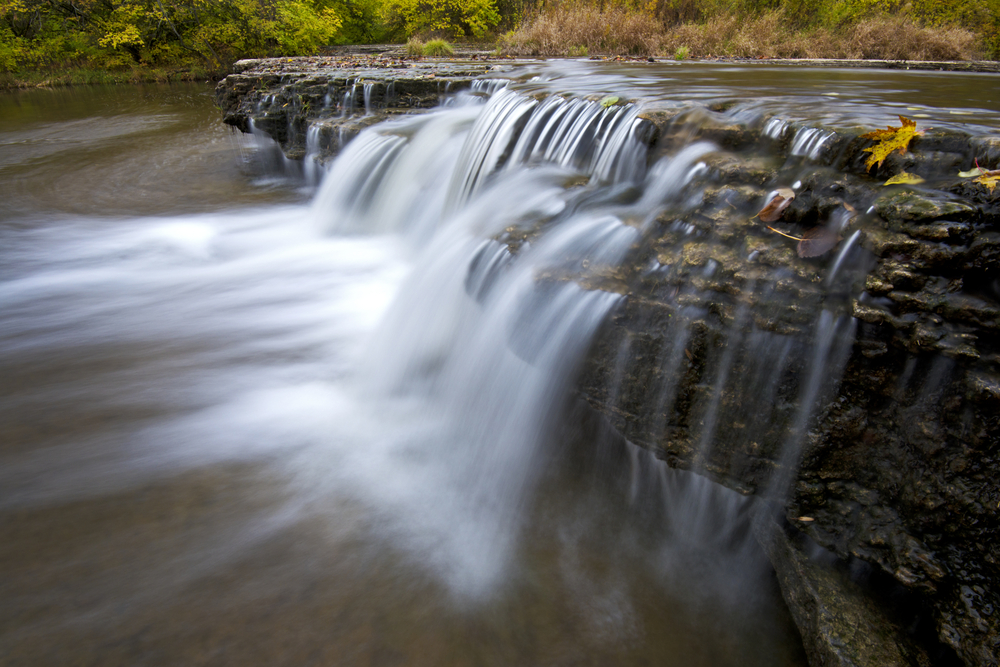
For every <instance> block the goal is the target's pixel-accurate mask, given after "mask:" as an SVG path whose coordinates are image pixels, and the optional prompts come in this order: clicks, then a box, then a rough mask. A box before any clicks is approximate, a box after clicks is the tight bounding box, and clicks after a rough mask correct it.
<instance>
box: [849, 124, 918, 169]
mask: <svg viewBox="0 0 1000 667" xmlns="http://www.w3.org/2000/svg"><path fill="white" fill-rule="evenodd" d="M899 122H900V123H902V125H901V126H900V127H893V126H891V125H890V126H889V127H888V129H885V130H875V131H874V132H868V133H867V134H862V135H861V138H862V139H872V140H874V141H875V142H876V143H875V145H874V146H869V147H868V148H865V149H864V152H865V153H871V155H869V156H868V159H867V160H866V161H865V168H866V169H871V168H872V167H873V166H874V165H876V164H877V165H878V166H880V167H881V166H882V163H883V162H885V159H886V158H887V157H889V155H890V154H891V153H893V152H895V151H899V152H900V154H905V153H906V147H907V146H909V145H910V141H911V140H912V139H913V137H915V136H917V135H918V134H923V131H920V130H917V122H916V121H914V120H910V119H909V118H906V117H905V116H900V117H899Z"/></svg>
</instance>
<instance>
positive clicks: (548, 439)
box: [0, 63, 989, 666]
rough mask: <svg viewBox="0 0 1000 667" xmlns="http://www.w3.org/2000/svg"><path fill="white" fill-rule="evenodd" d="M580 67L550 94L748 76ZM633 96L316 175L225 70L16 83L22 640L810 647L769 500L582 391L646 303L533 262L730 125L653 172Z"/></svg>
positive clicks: (5, 226) (9, 625) (578, 244)
mask: <svg viewBox="0 0 1000 667" xmlns="http://www.w3.org/2000/svg"><path fill="white" fill-rule="evenodd" d="M581 67H582V66H581V65H579V64H572V63H568V64H555V65H550V66H549V67H548V69H544V68H542V66H540V65H539V66H538V71H535V72H532V73H531V74H532V76H534V79H532V81H531V82H530V83H528V84H526V86H525V87H526V88H528V89H529V90H530V89H532V88H533V87H544V86H553V85H555V84H554V83H553V82H554V81H562V83H560V84H559V85H560V86H563V87H564V88H565V89H569V88H571V87H572V86H577V85H578V86H580V90H581V91H582V92H589V91H590V90H591V88H593V89H594V90H596V89H597V88H601V87H602V86H603V87H604V90H607V89H608V82H609V81H615V82H617V84H618V85H619V86H627V87H632V89H634V90H640V89H642V90H647V91H648V90H652V89H653V87H654V86H656V85H659V86H660V90H661V91H662V92H661V93H658V95H659V96H660V97H662V98H664V99H666V98H671V99H672V98H673V97H676V98H677V99H678V100H681V99H682V97H683V99H703V98H706V97H713V98H714V97H724V96H726V95H728V96H729V97H734V96H735V97H740V96H746V95H747V94H748V93H747V92H746V91H745V90H744V91H742V92H741V91H736V92H734V91H733V89H732V88H727V86H729V85H730V83H727V82H730V81H731V79H733V77H735V78H740V77H736V75H734V74H733V70H725V69H722V70H709V69H698V68H693V69H692V68H689V69H671V68H661V69H659V70H648V69H647V70H641V75H640V74H639V72H640V70H639V69H637V68H628V67H626V68H617V69H616V68H614V67H612V66H609V67H604V68H603V69H599V70H592V69H591V70H587V71H584V70H582V69H580V68H581ZM587 67H590V68H592V67H593V66H590V65H588V66H587ZM764 71H770V70H764ZM795 71H800V72H806V73H807V75H808V76H809V77H819V81H820V82H818V83H815V85H816V86H821V85H822V86H824V87H825V91H824V92H837V91H836V90H831V89H830V85H829V82H826V83H822V77H823V76H824V75H823V74H822V73H820V74H816V73H815V72H810V71H806V70H795ZM588 72H589V74H588ZM681 73H683V74H684V75H685V76H688V77H689V78H691V81H689V82H688V84H687V90H686V91H684V96H682V95H681V93H680V91H678V90H677V89H675V88H674V87H672V86H673V85H674V84H673V83H672V81H673V79H672V77H675V76H678V75H679V74H681ZM803 76H806V74H803ZM826 76H829V75H826ZM838 76H839V75H838ZM949 76H950V75H949ZM959 76H961V75H959ZM704 78H709V79H712V78H719V79H720V80H719V81H716V82H714V83H711V82H709V83H705V82H704V81H703V82H702V83H700V84H698V83H697V81H698V80H701V79H704ZM966 79H967V81H968V82H969V85H968V86H967V87H966V89H967V90H969V91H979V92H980V93H981V90H982V87H978V88H977V86H976V85H975V77H968V76H967V77H966ZM658 80H659V81H660V83H659V84H657V83H656V82H657V81H658ZM944 80H949V81H950V79H944ZM914 81H916V83H914ZM921 81H924V79H906V78H905V77H903V83H902V84H900V87H901V88H903V89H905V87H906V85H918V84H920V82H921ZM567 82H568V83H567ZM789 83H790V85H791V88H792V89H791V90H786V91H785V93H786V94H787V95H788V97H787V99H786V100H785V101H784V102H783V104H784V106H783V107H782V108H783V109H784V110H785V112H786V114H787V115H788V117H789V120H794V118H795V116H796V114H804V113H805V110H806V109H807V108H809V107H810V106H812V105H813V102H812V97H811V94H810V95H806V94H804V93H802V92H801V91H800V90H797V89H796V86H798V85H804V84H801V83H795V81H792V80H789ZM743 85H748V84H746V83H745V81H744V83H743ZM767 85H771V84H770V83H768V84H767ZM810 85H812V84H810ZM845 85H847V86H848V87H849V88H851V89H852V90H854V89H856V88H857V87H858V86H859V84H858V83H857V81H856V80H852V82H850V83H848V84H845ZM567 86H568V87H567ZM768 90H770V89H768ZM767 94H768V95H769V96H771V97H768V100H769V101H766V102H762V103H766V104H771V105H777V104H778V102H777V100H778V99H779V98H780V97H781V93H780V91H775V90H770V92H768V93H767ZM817 94H819V93H817ZM882 94H883V100H884V102H883V105H884V108H883V109H882V112H883V115H884V112H885V111H886V110H887V109H894V108H895V107H894V105H895V102H894V101H893V99H894V98H893V95H892V93H891V92H889V93H885V91H884V90H883V93H882ZM969 94H970V96H971V98H970V99H972V98H975V94H978V93H974V92H970V93H969ZM866 95H869V96H870V95H871V92H870V91H866ZM560 99H561V98H560ZM951 99H954V97H952V98H951ZM872 103H873V102H872V101H871V100H870V99H867V98H866V99H865V100H863V101H861V102H857V101H855V102H849V103H845V104H846V106H842V107H836V106H835V105H834V106H833V107H831V108H832V109H834V110H833V111H831V112H830V113H835V114H836V113H840V114H846V115H848V116H849V115H850V114H852V113H854V112H853V111H851V110H852V109H867V108H868V107H869V105H871V104H872ZM978 104H979V103H978V102H975V103H972V102H970V103H969V104H968V105H967V111H968V113H969V114H970V115H973V116H975V117H976V118H977V119H979V118H980V117H982V118H983V119H984V121H983V122H987V123H988V122H989V121H988V120H985V114H980V111H981V110H982V108H989V106H988V105H987V104H986V103H985V102H983V103H982V105H981V106H979V105H978ZM837 108H839V109H841V110H840V111H836V109H837ZM635 113H636V108H635V107H625V108H612V109H608V110H605V109H602V108H600V107H599V105H595V104H583V103H580V102H578V101H572V100H570V101H565V100H563V101H561V102H559V103H556V102H538V101H537V100H535V99H534V98H529V97H527V96H524V95H522V94H515V93H512V92H510V91H508V90H504V89H498V90H495V91H493V95H492V97H491V98H490V99H489V101H484V100H483V99H476V100H471V99H465V100H462V99H457V100H454V101H453V103H450V104H449V105H447V106H446V107H444V108H442V109H441V110H439V111H435V112H432V113H429V114H425V115H422V116H416V117H410V118H404V119H400V120H396V121H393V122H391V123H389V124H384V125H381V126H378V127H376V128H373V129H372V130H369V131H367V132H366V133H363V134H362V135H361V136H359V137H358V138H357V139H356V140H354V141H353V142H352V143H351V144H350V145H349V146H348V147H347V149H346V150H345V151H344V153H343V154H342V155H341V157H340V158H338V159H337V160H336V161H334V162H333V163H332V164H331V165H330V167H329V173H328V174H327V175H326V177H325V179H324V180H323V182H322V183H321V185H320V186H319V188H318V190H316V191H315V192H314V191H312V190H310V189H308V188H307V187H306V186H305V184H304V183H303V182H300V181H297V180H295V179H294V178H290V177H284V176H282V175H281V173H282V172H281V170H279V169H276V167H278V166H280V164H276V163H275V162H273V161H272V162H270V163H269V162H267V161H265V160H262V159H261V156H262V155H263V154H264V152H265V151H263V150H261V149H259V147H257V146H256V145H255V144H253V143H252V142H248V141H246V140H244V139H243V138H242V137H235V136H233V135H231V134H230V133H229V131H228V129H225V128H224V127H223V126H222V125H221V123H220V122H219V119H218V112H217V110H215V109H214V107H213V106H212V100H211V91H210V89H209V88H208V87H202V86H196V85H190V86H172V87H141V88H113V89H71V90H59V91H51V90H39V91H32V92H25V93H17V94H10V95H6V96H4V97H2V98H0V200H2V209H0V377H2V382H0V534H2V535H3V536H4V537H3V539H2V540H0V663H3V664H11V665H15V664H18V665H19V664H25V665H27V664H30V665H65V664H95V665H97V664H99V665H135V664H150V665H156V664H212V665H218V664H240V665H279V664H288V665H306V664H326V665H396V664H399V665H472V664H477V665H479V664H481V665H589V664H592V665H644V664H658V665H662V664H667V665H762V666H763V665H767V666H775V665H799V664H802V663H803V658H802V651H801V646H800V641H799V638H798V636H797V633H796V631H795V629H794V626H793V625H792V623H791V621H790V619H789V616H788V613H787V611H786V610H785V608H784V606H783V603H782V601H781V599H780V595H779V594H778V592H777V587H776V583H775V581H774V575H773V573H772V572H771V571H770V568H769V566H768V564H767V562H766V560H765V559H764V558H763V557H762V555H761V554H760V552H759V550H758V549H757V547H756V545H755V543H754V542H753V540H752V538H751V537H750V536H749V535H748V532H747V530H746V525H745V521H742V520H741V517H743V516H744V515H745V513H746V511H747V502H746V500H745V499H743V498H742V497H740V496H738V495H737V494H735V493H732V492H728V491H725V490H723V489H718V488H715V487H713V486H712V485H710V484H708V483H707V482H705V481H703V480H701V479H700V478H697V477H692V476H690V475H682V474H680V473H675V472H673V471H670V470H668V469H666V468H665V467H664V466H663V464H662V463H660V462H658V461H655V460H654V459H652V457H650V456H648V455H647V454H645V453H643V452H642V451H640V450H637V449H635V448H632V447H630V446H625V447H623V446H621V445H612V444H606V445H602V444H601V440H600V438H596V437H595V436H594V433H592V432H590V431H589V430H588V429H587V428H585V427H583V426H581V425H580V424H581V423H582V422H580V420H579V419H577V418H576V417H575V414H576V413H575V412H574V408H573V405H572V403H571V401H570V400H569V394H570V391H569V390H570V384H571V381H572V379H573V374H574V372H575V370H576V369H577V366H578V364H579V362H580V358H581V356H582V355H583V354H584V353H585V351H586V348H587V345H588V343H589V341H590V339H591V336H592V335H593V333H594V331H595V330H596V329H597V327H599V326H600V324H601V322H602V320H603V318H604V317H605V316H606V315H607V314H608V313H609V312H611V311H612V310H613V309H614V308H615V307H616V305H617V303H618V301H619V299H620V298H621V297H619V296H618V295H616V294H613V293H609V292H604V291H600V290H588V289H583V288H581V287H579V286H578V285H577V284H576V283H574V282H572V281H561V280H558V279H556V280H539V278H540V277H545V276H549V277H551V276H558V275H559V274H560V273H561V272H566V271H576V270H579V269H580V268H581V267H601V266H603V267H614V266H615V265H616V264H617V263H618V262H620V261H622V259H623V258H624V257H625V255H626V254H627V252H628V250H629V248H630V247H631V245H632V243H633V242H634V241H635V240H636V239H637V238H638V237H639V236H640V235H641V234H642V232H643V230H644V226H645V225H648V224H649V222H650V221H651V220H652V219H653V218H654V217H655V215H656V213H657V211H658V210H660V207H661V206H662V205H663V204H664V202H666V201H668V200H669V199H670V198H671V197H675V196H678V193H679V192H680V190H681V186H682V185H683V184H684V183H685V182H686V180H687V179H689V178H690V177H691V174H692V173H694V172H696V171H697V169H698V165H697V163H698V160H699V159H700V157H701V156H702V155H703V154H704V153H705V152H706V151H708V150H710V149H711V147H710V146H708V145H703V144H695V145H692V146H690V147H688V148H687V149H685V150H684V151H681V152H680V153H679V154H677V155H673V156H669V157H667V158H664V159H663V160H662V161H660V162H657V163H655V164H653V165H652V166H650V167H649V168H648V169H647V164H646V154H645V151H644V149H643V148H642V147H641V146H640V145H639V143H638V142H637V141H636V139H635V137H634V136H632V134H631V129H632V128H633V127H634V123H633V121H634V114H635ZM934 113H939V114H945V113H947V111H946V110H942V109H940V108H939V109H937V111H935V112H934ZM880 120H881V116H880ZM518 133H520V134H518ZM511 136H519V137H520V139H518V140H517V145H516V147H515V149H514V152H513V153H512V155H513V156H514V158H512V159H510V156H500V155H497V154H496V150H495V147H496V146H497V145H498V142H499V139H498V137H506V138H509V137H511ZM501 157H503V160H504V162H503V167H502V169H500V170H499V171H498V170H497V167H498V165H500V164H501ZM623 193H626V194H627V196H625V195H623ZM538 221H544V222H545V223H546V224H545V231H544V233H541V234H537V235H535V236H533V237H531V238H530V240H529V241H528V242H526V243H523V244H522V245H521V247H520V250H519V252H518V253H517V256H516V257H515V256H512V255H511V254H510V252H509V251H508V249H507V247H506V246H504V245H502V244H500V243H497V242H496V241H495V240H492V239H493V238H494V237H499V236H500V235H502V234H503V233H504V230H509V229H512V228H518V227H523V226H526V225H527V226H532V225H536V224H537V223H538ZM682 348H683V344H681V345H679V347H678V350H680V349H682ZM822 352H823V354H824V355H825V354H826V349H824V350H822ZM823 358H824V359H825V356H824V357H823ZM664 391H665V390H664Z"/></svg>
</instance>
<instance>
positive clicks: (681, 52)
mask: <svg viewBox="0 0 1000 667" xmlns="http://www.w3.org/2000/svg"><path fill="white" fill-rule="evenodd" d="M689 53H691V49H689V48H688V47H686V46H678V47H677V50H676V51H674V60H686V59H687V57H688V54H689Z"/></svg>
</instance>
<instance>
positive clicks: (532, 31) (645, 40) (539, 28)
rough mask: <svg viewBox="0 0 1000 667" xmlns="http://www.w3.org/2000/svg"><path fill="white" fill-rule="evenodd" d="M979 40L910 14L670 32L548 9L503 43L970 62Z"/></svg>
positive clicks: (727, 16)
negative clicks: (809, 24)
mask: <svg viewBox="0 0 1000 667" xmlns="http://www.w3.org/2000/svg"><path fill="white" fill-rule="evenodd" d="M977 42H978V38H977V35H976V34H975V33H973V32H972V31H971V30H968V29H965V28H961V27H956V26H948V25H944V26H937V27H926V26H921V25H920V24H918V23H917V22H915V21H914V20H912V19H910V18H908V17H905V16H875V17H872V18H866V19H862V20H859V21H857V22H854V23H850V24H845V25H842V26H839V27H835V28H828V27H814V28H808V27H801V26H798V25H796V23H795V21H793V20H791V19H790V18H789V15H788V14H787V12H786V11H785V10H783V9H775V10H770V11H765V12H762V13H756V14H749V15H746V14H736V13H733V12H721V13H718V14H715V15H713V16H711V17H709V18H707V19H705V20H702V21H688V22H685V23H679V24H675V25H672V26H669V27H668V26H665V25H664V23H663V22H662V21H660V20H658V19H657V18H655V17H654V16H653V14H652V13H650V12H646V11H643V10H642V9H632V8H629V7H626V6H612V7H610V8H606V9H604V10H603V11H602V10H600V9H599V8H597V7H594V6H587V5H581V4H562V5H550V6H548V7H547V8H546V9H544V10H542V11H541V12H539V13H537V14H535V15H534V16H531V17H529V18H527V19H526V20H525V21H524V22H523V23H522V24H521V26H520V27H519V28H518V29H517V30H515V31H512V32H510V33H508V34H507V35H506V36H505V37H504V38H502V40H501V44H500V49H501V50H502V51H503V52H505V53H509V54H512V55H532V56H561V55H568V54H569V53H570V52H571V50H579V49H580V48H585V49H586V50H587V52H588V53H590V54H592V55H596V54H601V55H634V56H661V57H675V55H676V54H677V53H679V52H681V51H682V50H685V53H686V54H687V57H693V58H705V57H731V58H852V59H867V60H870V59H886V60H970V59H974V58H977V57H981V56H982V54H981V52H980V50H979V48H978V47H977Z"/></svg>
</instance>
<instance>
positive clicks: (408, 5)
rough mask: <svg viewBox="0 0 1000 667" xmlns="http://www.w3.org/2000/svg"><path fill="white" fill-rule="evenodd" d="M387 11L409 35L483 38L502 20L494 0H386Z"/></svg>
mask: <svg viewBox="0 0 1000 667" xmlns="http://www.w3.org/2000/svg"><path fill="white" fill-rule="evenodd" d="M384 12H385V13H384V16H385V17H386V19H387V22H388V23H389V24H390V25H392V26H393V27H395V28H397V29H399V30H401V31H402V32H403V33H404V34H405V35H406V36H407V37H411V36H413V35H443V36H446V37H452V38H454V37H483V36H485V35H486V33H487V32H488V31H489V30H490V29H491V28H493V27H494V26H496V25H497V24H498V23H499V22H500V15H499V14H498V13H497V10H496V6H495V5H494V0H385V5H384Z"/></svg>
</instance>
